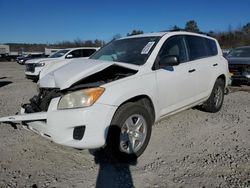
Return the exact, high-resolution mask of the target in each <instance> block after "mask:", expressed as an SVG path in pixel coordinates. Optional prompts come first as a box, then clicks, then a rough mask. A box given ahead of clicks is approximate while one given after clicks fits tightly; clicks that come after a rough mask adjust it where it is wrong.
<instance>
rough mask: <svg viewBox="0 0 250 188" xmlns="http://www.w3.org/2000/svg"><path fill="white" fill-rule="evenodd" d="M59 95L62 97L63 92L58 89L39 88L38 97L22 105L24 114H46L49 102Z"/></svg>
mask: <svg viewBox="0 0 250 188" xmlns="http://www.w3.org/2000/svg"><path fill="white" fill-rule="evenodd" d="M61 95H63V92H61V91H60V89H58V88H40V90H39V93H38V95H35V96H34V97H32V98H31V99H30V103H27V104H23V105H22V108H23V109H24V113H27V114H29V113H36V112H46V111H47V110H48V108H49V105H50V101H51V100H52V99H53V98H56V97H59V96H61Z"/></svg>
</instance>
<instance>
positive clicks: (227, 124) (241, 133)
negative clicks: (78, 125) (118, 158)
mask: <svg viewBox="0 0 250 188" xmlns="http://www.w3.org/2000/svg"><path fill="white" fill-rule="evenodd" d="M230 91H231V92H230V94H229V95H227V96H226V97H225V101H224V105H223V108H222V109H221V111H220V112H219V113H216V114H211V113H205V112H202V111H199V110H197V109H190V110H187V111H184V112H181V113H179V114H177V115H174V116H171V117H169V118H166V119H164V120H163V121H161V122H160V123H157V124H156V125H154V127H153V132H152V137H151V140H150V143H149V145H148V148H147V149H146V151H145V153H144V154H143V155H142V156H141V157H140V158H139V159H138V161H137V162H135V163H134V164H127V165H125V164H111V163H109V162H108V161H107V160H105V158H103V157H102V153H101V152H95V153H94V152H93V151H88V150H76V149H72V148H68V147H64V146H60V145H57V144H54V143H52V142H50V141H48V140H46V139H44V138H42V137H40V136H39V135H36V134H34V133H32V132H29V131H26V130H24V129H22V128H21V126H18V125H17V128H15V126H10V125H7V124H0V187H33V188H35V187H111V186H112V187H113V188H115V187H133V186H134V187H250V94H249V92H250V87H247V86H244V87H234V88H231V89H230ZM35 93H36V84H35V83H33V82H32V81H30V80H27V79H25V77H24V66H21V65H18V64H17V63H15V62H0V106H1V109H0V117H2V116H6V115H13V114H15V113H16V112H18V111H19V109H20V105H21V104H22V103H25V102H27V101H28V100H29V98H31V97H32V96H33V95H34V94H35ZM93 153H94V155H93Z"/></svg>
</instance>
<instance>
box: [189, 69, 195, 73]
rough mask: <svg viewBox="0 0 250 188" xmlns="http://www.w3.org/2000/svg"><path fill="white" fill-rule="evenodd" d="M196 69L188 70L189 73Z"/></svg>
mask: <svg viewBox="0 0 250 188" xmlns="http://www.w3.org/2000/svg"><path fill="white" fill-rule="evenodd" d="M194 71H196V70H195V69H191V70H189V71H188V72H189V73H192V72H194Z"/></svg>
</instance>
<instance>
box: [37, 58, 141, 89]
mask: <svg viewBox="0 0 250 188" xmlns="http://www.w3.org/2000/svg"><path fill="white" fill-rule="evenodd" d="M114 64H116V65H118V66H121V67H126V68H129V69H132V70H138V66H136V65H130V64H126V63H119V62H112V61H101V60H93V59H75V60H73V61H72V62H70V63H68V64H66V65H64V66H62V67H60V68H59V69H56V70H55V71H52V72H50V73H48V74H46V75H45V76H44V77H42V78H41V79H40V80H39V86H40V87H43V88H60V90H63V89H67V88H69V87H70V86H71V85H73V84H74V83H76V82H78V81H80V80H81V79H83V78H86V77H88V76H90V75H92V74H95V73H97V72H100V71H102V70H104V69H105V68H107V67H109V66H112V65H114Z"/></svg>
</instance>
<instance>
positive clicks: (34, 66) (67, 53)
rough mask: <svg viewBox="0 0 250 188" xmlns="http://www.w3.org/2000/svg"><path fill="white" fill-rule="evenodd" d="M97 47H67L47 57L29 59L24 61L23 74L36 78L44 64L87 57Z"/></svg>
mask: <svg viewBox="0 0 250 188" xmlns="http://www.w3.org/2000/svg"><path fill="white" fill-rule="evenodd" d="M98 49H99V48H97V47H82V48H68V49H62V50H59V51H57V52H56V53H54V54H53V55H51V56H49V57H48V58H41V59H34V60H29V61H27V62H26V63H25V65H26V70H25V75H26V77H27V78H30V79H34V80H37V79H38V78H39V74H40V72H41V70H42V69H43V68H44V67H45V66H46V65H48V64H50V63H52V62H56V61H60V60H65V59H73V58H87V57H89V56H90V55H92V54H93V53H94V52H96V51H97V50H98Z"/></svg>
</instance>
